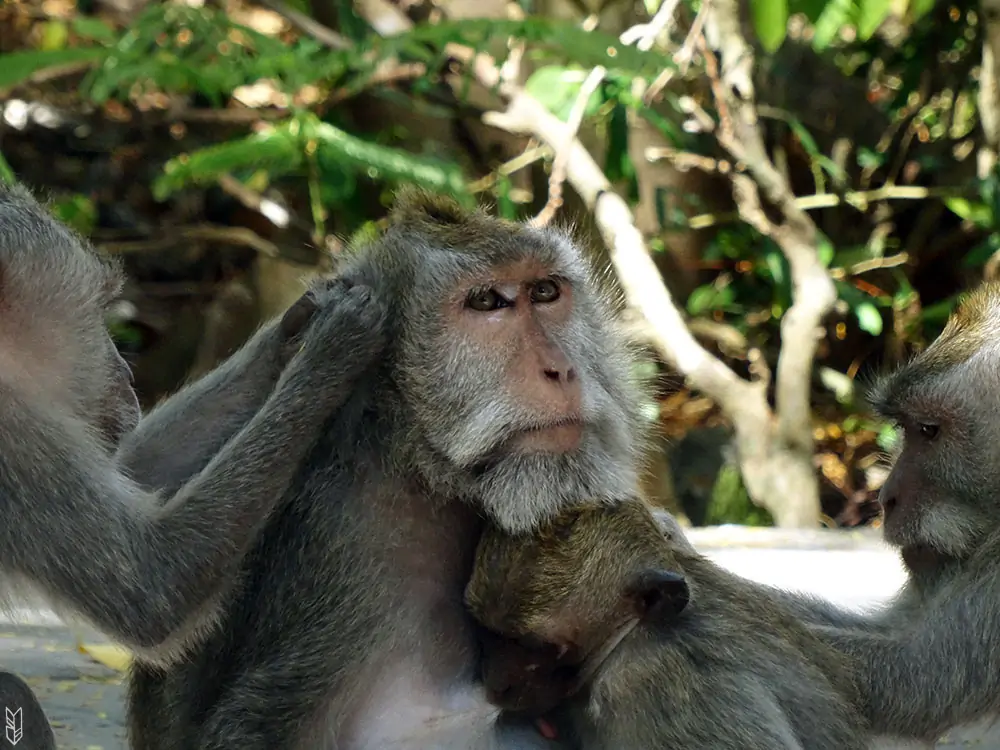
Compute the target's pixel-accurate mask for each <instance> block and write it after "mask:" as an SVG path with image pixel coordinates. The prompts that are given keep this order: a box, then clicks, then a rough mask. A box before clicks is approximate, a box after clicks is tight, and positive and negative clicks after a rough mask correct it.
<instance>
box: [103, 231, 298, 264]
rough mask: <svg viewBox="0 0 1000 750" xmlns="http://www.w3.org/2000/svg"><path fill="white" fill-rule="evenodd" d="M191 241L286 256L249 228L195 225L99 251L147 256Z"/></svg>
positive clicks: (104, 246) (277, 256)
mask: <svg viewBox="0 0 1000 750" xmlns="http://www.w3.org/2000/svg"><path fill="white" fill-rule="evenodd" d="M191 241H201V242H218V243H220V244H226V245H242V246H244V247H249V248H251V249H253V250H256V251H257V252H258V253H261V254H262V255H266V256H268V257H269V258H283V257H284V256H283V253H282V252H281V250H280V249H279V248H278V246H277V245H275V244H274V243H273V242H270V241H269V240H265V239H264V238H263V237H261V236H260V235H259V234H257V233H256V232H254V231H253V230H252V229H247V228H246V227H220V226H211V225H208V226H191V227H181V228H179V229H177V230H176V231H174V232H171V233H170V234H168V235H167V236H165V237H159V238H157V239H155V240H134V241H131V242H103V243H100V244H99V245H98V248H99V249H100V250H102V251H103V252H106V253H110V254H113V255H127V254H133V253H146V252H153V251H156V250H166V249H169V248H171V247H173V246H175V245H178V244H183V243H188V242H191ZM286 260H287V258H286Z"/></svg>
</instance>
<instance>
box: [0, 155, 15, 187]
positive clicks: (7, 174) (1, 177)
mask: <svg viewBox="0 0 1000 750" xmlns="http://www.w3.org/2000/svg"><path fill="white" fill-rule="evenodd" d="M0 182H5V183H7V184H8V185H13V184H14V183H15V182H17V177H16V175H15V174H14V170H13V169H11V167H10V164H9V163H7V160H6V159H5V158H4V155H3V152H0Z"/></svg>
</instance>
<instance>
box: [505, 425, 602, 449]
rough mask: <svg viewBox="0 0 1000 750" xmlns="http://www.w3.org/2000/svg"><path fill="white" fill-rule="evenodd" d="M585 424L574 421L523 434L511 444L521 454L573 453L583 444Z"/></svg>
mask: <svg viewBox="0 0 1000 750" xmlns="http://www.w3.org/2000/svg"><path fill="white" fill-rule="evenodd" d="M583 431H584V426H583V423H582V422H580V421H578V420H574V421H567V422H563V423H560V424H556V425H553V426H551V427H540V428H537V429H533V430H527V431H526V432H523V433H521V434H520V435H518V436H517V437H516V438H514V440H513V441H512V443H511V447H512V448H513V449H514V450H516V451H517V452H519V453H557V454H558V453H572V452H573V451H576V450H577V449H579V447H580V444H581V443H582V442H583Z"/></svg>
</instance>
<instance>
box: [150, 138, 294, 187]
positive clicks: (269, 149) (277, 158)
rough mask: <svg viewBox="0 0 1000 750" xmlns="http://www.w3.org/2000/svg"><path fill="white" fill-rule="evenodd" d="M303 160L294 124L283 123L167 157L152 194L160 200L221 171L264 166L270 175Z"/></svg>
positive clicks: (289, 168) (290, 169)
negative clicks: (270, 128)
mask: <svg viewBox="0 0 1000 750" xmlns="http://www.w3.org/2000/svg"><path fill="white" fill-rule="evenodd" d="M293 122H294V121H293ZM303 161H304V153H303V148H302V145H301V143H300V142H299V138H298V128H297V127H293V126H292V124H291V123H283V124H282V125H281V126H279V127H276V128H274V129H272V130H269V131H265V132H263V133H255V134H254V135H251V136H248V137H247V138H242V139H240V140H236V141H230V142H228V143H221V144H218V145H216V146H209V147H208V148H203V149H200V150H198V151H193V152H191V153H190V154H183V155H181V156H179V157H176V158H174V159H171V160H170V161H168V162H167V163H166V164H165V165H164V167H163V173H162V174H161V175H160V176H159V177H157V178H156V180H155V181H154V182H153V196H154V197H155V198H156V199H157V200H164V199H166V198H167V196H169V195H170V194H171V193H173V192H175V191H177V190H180V189H182V188H184V187H186V186H187V185H190V184H206V183H211V182H214V181H215V180H217V179H218V178H219V177H221V176H222V175H223V174H227V173H229V172H233V171H236V170H239V169H243V168H248V167H253V168H259V167H264V166H266V167H267V168H268V171H269V172H270V174H271V175H272V177H273V176H275V175H280V174H287V173H288V172H292V171H294V170H296V169H298V168H299V167H301V165H302V163H303Z"/></svg>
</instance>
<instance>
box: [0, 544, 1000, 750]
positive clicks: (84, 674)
mask: <svg viewBox="0 0 1000 750" xmlns="http://www.w3.org/2000/svg"><path fill="white" fill-rule="evenodd" d="M690 536H691V539H692V541H693V542H694V543H695V544H696V545H697V546H698V547H699V548H700V549H701V550H702V551H704V552H705V553H707V554H708V555H709V556H711V557H712V558H714V559H715V560H717V561H718V562H719V563H720V564H721V565H724V566H725V567H727V568H730V569H731V570H733V571H735V572H737V573H739V574H740V575H744V576H746V577H748V578H752V579H755V580H759V581H763V582H767V583H772V584H776V585H780V586H784V587H786V588H789V589H797V590H803V591H812V592H815V593H818V594H821V595H823V596H826V597H828V598H830V599H833V600H834V601H836V602H838V603H840V604H842V605H844V606H852V607H868V606H872V605H876V604H878V603H880V602H882V601H885V600H886V599H887V598H888V597H890V596H892V594H893V593H894V592H895V591H896V589H898V587H899V585H900V584H901V583H902V581H903V571H902V569H901V568H900V566H899V563H898V561H897V559H896V557H895V555H894V554H893V553H892V552H890V551H889V550H888V549H886V548H885V547H884V546H883V545H882V544H881V542H880V541H879V539H878V534H877V532H857V533H846V532H816V533H808V532H794V533H789V532H779V531H774V530H766V529H743V528H737V527H720V528H714V529H702V530H696V531H692V532H690ZM85 640H86V641H87V642H88V643H91V642H94V641H96V640H99V638H97V637H92V635H91V634H90V633H89V632H88V633H87V637H86V639H85ZM0 667H2V668H3V669H6V670H8V671H12V672H15V673H17V674H20V675H21V676H22V677H24V678H25V679H26V680H27V681H28V682H29V683H30V684H31V686H32V687H33V688H34V690H35V692H36V694H37V695H38V697H39V699H40V700H41V702H42V705H43V706H44V707H45V710H46V712H47V713H48V715H49V719H50V720H51V722H52V724H53V727H54V729H55V731H56V736H57V737H58V740H59V747H60V748H62V749H63V750H125V748H126V743H125V740H124V729H123V718H124V712H123V710H122V700H123V696H124V686H123V683H122V680H121V678H120V676H119V675H117V674H116V673H115V672H113V671H111V670H109V669H107V668H105V667H103V666H101V665H100V664H97V663H95V662H94V661H92V660H91V659H90V658H88V657H87V656H85V655H84V654H80V653H78V652H77V651H76V650H75V648H74V640H73V635H72V633H71V632H70V631H69V629H67V628H66V627H65V626H64V625H63V624H62V623H61V622H59V620H57V619H56V618H54V616H52V615H51V614H47V613H40V614H39V613H36V614H30V615H28V614H25V615H19V616H18V618H17V620H16V622H12V621H10V620H0ZM9 747H10V745H9V743H7V742H6V741H5V740H4V739H3V737H2V736H0V750H8V748H9ZM885 747H886V748H889V747H892V748H894V749H895V748H902V746H899V745H886V746H885ZM937 747H938V748H965V747H975V748H979V749H980V750H988V749H992V748H996V749H997V750H1000V727H998V728H993V729H969V730H966V731H963V732H953V733H952V736H951V737H950V738H949V739H947V740H945V741H942V742H941V743H939V744H938V745H937Z"/></svg>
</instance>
